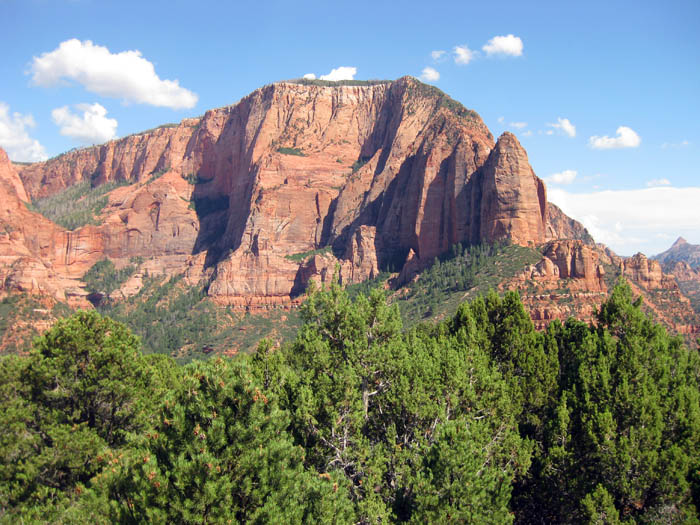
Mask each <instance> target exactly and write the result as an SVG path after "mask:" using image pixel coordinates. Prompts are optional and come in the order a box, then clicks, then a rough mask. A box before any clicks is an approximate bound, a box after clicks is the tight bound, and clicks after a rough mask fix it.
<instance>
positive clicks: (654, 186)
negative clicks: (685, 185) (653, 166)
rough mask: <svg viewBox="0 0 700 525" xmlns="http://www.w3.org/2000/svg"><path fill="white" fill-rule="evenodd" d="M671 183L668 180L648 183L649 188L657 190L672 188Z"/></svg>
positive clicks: (656, 180)
mask: <svg viewBox="0 0 700 525" xmlns="http://www.w3.org/2000/svg"><path fill="white" fill-rule="evenodd" d="M670 185H671V181H670V180H668V179H652V180H650V181H649V182H647V187H648V188H656V187H658V186H670Z"/></svg>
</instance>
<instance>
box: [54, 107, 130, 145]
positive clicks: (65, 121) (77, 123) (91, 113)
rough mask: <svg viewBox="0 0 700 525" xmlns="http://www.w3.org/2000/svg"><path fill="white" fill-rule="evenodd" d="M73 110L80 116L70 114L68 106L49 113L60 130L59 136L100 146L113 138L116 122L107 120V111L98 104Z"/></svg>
mask: <svg viewBox="0 0 700 525" xmlns="http://www.w3.org/2000/svg"><path fill="white" fill-rule="evenodd" d="M75 109H77V110H78V111H80V112H82V114H75V113H73V112H71V110H70V109H69V108H68V106H63V107H61V108H56V109H54V110H53V111H52V112H51V118H53V121H54V123H55V124H56V125H57V126H59V127H60V128H61V129H60V133H61V135H64V136H66V137H71V138H73V139H75V140H78V141H80V142H82V143H84V144H101V143H102V142H107V141H108V140H110V139H113V138H114V136H115V135H116V133H117V121H116V120H115V119H113V118H107V110H106V109H105V108H104V107H102V106H101V105H100V104H97V103H95V104H77V105H76V106H75Z"/></svg>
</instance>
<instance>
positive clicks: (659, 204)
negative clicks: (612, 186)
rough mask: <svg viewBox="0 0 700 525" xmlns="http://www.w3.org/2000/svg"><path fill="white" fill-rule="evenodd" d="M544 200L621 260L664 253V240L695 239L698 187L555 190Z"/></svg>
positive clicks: (699, 216) (699, 199)
mask: <svg viewBox="0 0 700 525" xmlns="http://www.w3.org/2000/svg"><path fill="white" fill-rule="evenodd" d="M547 195H548V198H549V200H550V201H551V202H553V203H555V204H556V205H557V206H559V207H561V209H562V210H564V213H566V214H567V215H569V216H570V217H573V218H574V219H577V220H579V221H581V222H582V223H583V225H584V226H586V228H588V231H589V232H590V233H591V235H593V237H594V239H595V240H596V241H598V242H603V243H605V244H607V245H609V246H610V247H611V248H612V249H613V250H615V251H616V252H618V253H620V254H622V255H632V254H633V253H635V252H637V251H642V252H644V253H646V254H647V255H652V254H655V253H660V252H662V251H664V250H666V249H667V248H668V243H667V242H665V241H664V242H662V241H663V239H667V238H673V239H675V238H677V237H678V236H679V235H682V236H683V237H686V238H687V239H694V238H697V237H698V233H697V225H698V224H700V206H698V204H697V203H698V202H700V187H690V188H674V187H656V188H644V189H636V190H617V191H611V190H607V191H598V192H592V193H569V192H567V191H566V190H564V189H561V188H553V189H550V190H549V191H548V192H547ZM698 241H700V239H699V240H698ZM698 241H695V242H698Z"/></svg>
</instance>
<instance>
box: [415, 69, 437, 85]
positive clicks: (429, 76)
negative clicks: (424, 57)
mask: <svg viewBox="0 0 700 525" xmlns="http://www.w3.org/2000/svg"><path fill="white" fill-rule="evenodd" d="M420 79H421V80H423V81H424V82H437V81H438V80H440V73H439V72H438V71H436V70H435V69H433V68H432V67H426V68H423V71H422V72H421V76H420Z"/></svg>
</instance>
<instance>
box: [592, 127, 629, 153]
mask: <svg viewBox="0 0 700 525" xmlns="http://www.w3.org/2000/svg"><path fill="white" fill-rule="evenodd" d="M616 133H617V136H615V137H608V136H607V135H605V136H603V137H599V136H597V135H594V136H592V137H591V138H589V139H588V144H589V145H590V146H591V147H592V148H593V149H620V148H636V147H638V146H639V144H640V143H641V142H642V139H641V138H640V137H639V135H637V133H636V132H635V131H634V130H633V129H632V128H628V127H627V126H620V127H619V128H617V131H616Z"/></svg>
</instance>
